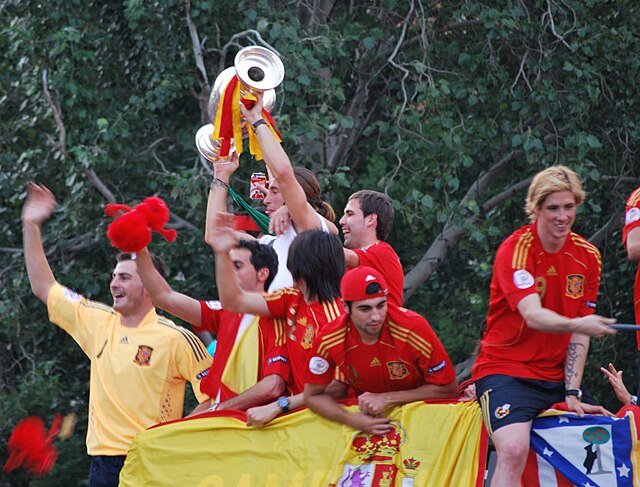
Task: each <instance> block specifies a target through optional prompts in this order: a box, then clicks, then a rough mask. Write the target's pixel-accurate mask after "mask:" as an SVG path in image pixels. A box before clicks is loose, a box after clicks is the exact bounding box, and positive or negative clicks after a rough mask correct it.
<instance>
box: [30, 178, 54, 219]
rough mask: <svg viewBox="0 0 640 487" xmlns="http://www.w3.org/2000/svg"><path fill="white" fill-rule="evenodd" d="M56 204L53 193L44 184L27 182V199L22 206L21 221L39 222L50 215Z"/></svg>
mask: <svg viewBox="0 0 640 487" xmlns="http://www.w3.org/2000/svg"><path fill="white" fill-rule="evenodd" d="M56 205H57V203H56V199H55V197H54V196H53V193H52V192H51V191H49V189H47V187H46V186H44V185H43V184H36V183H29V185H28V186H27V199H26V201H25V202H24V206H23V207H22V223H35V224H37V225H39V224H41V223H42V222H44V221H46V220H48V219H49V218H50V217H51V215H52V214H53V211H54V210H55V209H56Z"/></svg>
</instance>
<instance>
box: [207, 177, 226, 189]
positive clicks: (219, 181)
mask: <svg viewBox="0 0 640 487" xmlns="http://www.w3.org/2000/svg"><path fill="white" fill-rule="evenodd" d="M211 187H212V188H215V187H218V188H224V189H226V190H229V185H228V184H227V183H225V182H224V181H223V180H222V179H220V178H213V181H211Z"/></svg>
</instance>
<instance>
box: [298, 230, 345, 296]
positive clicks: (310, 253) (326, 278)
mask: <svg viewBox="0 0 640 487" xmlns="http://www.w3.org/2000/svg"><path fill="white" fill-rule="evenodd" d="M287 268H288V269H289V272H291V275H292V276H293V279H294V280H297V279H302V280H304V282H305V283H306V285H307V289H308V292H309V294H310V295H313V296H316V297H317V298H318V300H319V301H331V300H333V299H336V298H338V297H339V296H340V279H342V276H343V275H344V272H345V269H346V265H345V261H344V249H343V247H342V243H341V242H340V239H339V238H338V237H336V236H335V235H332V234H330V233H326V232H323V231H322V230H307V231H306V232H301V233H300V234H298V236H297V237H296V238H295V239H294V240H293V242H292V243H291V247H290V248H289V256H288V258H287Z"/></svg>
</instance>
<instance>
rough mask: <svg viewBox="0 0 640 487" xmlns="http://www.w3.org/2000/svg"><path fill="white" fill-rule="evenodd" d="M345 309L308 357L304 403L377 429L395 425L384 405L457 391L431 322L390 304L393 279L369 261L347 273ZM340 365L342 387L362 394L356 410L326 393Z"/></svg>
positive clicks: (369, 429)
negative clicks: (389, 286)
mask: <svg viewBox="0 0 640 487" xmlns="http://www.w3.org/2000/svg"><path fill="white" fill-rule="evenodd" d="M340 290H341V292H342V299H343V301H344V302H345V308H346V311H347V314H345V315H343V316H342V317H340V318H338V319H337V320H335V321H333V322H331V323H330V324H329V325H327V327H326V328H325V329H324V330H322V331H321V332H320V333H319V335H318V337H317V338H316V340H315V342H314V344H313V347H312V353H311V355H310V359H309V370H308V371H307V377H306V381H305V382H306V384H305V390H304V398H305V403H306V405H307V406H308V407H309V408H310V409H312V410H313V411H315V412H316V413H318V414H320V415H321V416H324V417H326V418H328V419H332V420H334V421H337V422H339V423H343V424H346V425H348V426H350V427H352V428H354V429H358V430H362V431H365V432H368V433H372V434H385V433H387V432H389V431H391V429H393V426H392V425H391V424H390V421H391V420H390V418H385V417H384V416H383V414H384V412H385V411H386V410H388V409H389V408H390V407H393V406H400V405H402V404H406V403H409V402H415V401H422V400H424V399H442V398H453V397H455V395H456V388H457V382H456V378H455V372H454V370H453V366H452V365H451V361H450V360H449V357H448V355H447V352H446V351H445V349H444V347H443V346H442V344H441V343H440V340H438V337H437V336H436V334H435V333H434V331H433V330H432V329H431V326H430V325H429V323H428V322H427V320H425V319H424V318H423V317H422V316H420V315H419V314H417V313H414V312H413V311H409V310H407V309H404V308H400V307H398V306H395V305H393V304H388V303H387V294H388V291H387V284H386V282H385V280H384V278H383V277H382V275H381V274H380V273H379V272H378V271H376V270H375V269H373V268H371V267H366V266H360V267H356V268H355V269H353V270H351V271H349V272H347V274H345V276H344V277H343V278H342V282H341V284H340ZM337 367H339V370H340V372H341V373H342V374H343V376H344V383H343V385H344V389H345V391H346V388H347V386H350V387H351V388H352V389H353V391H354V392H355V394H356V395H357V396H358V404H359V407H360V411H359V412H358V413H350V412H348V411H346V410H345V409H343V408H342V407H340V405H339V404H338V403H337V402H336V401H335V400H334V399H333V398H332V397H331V396H330V395H329V394H327V392H326V389H327V386H328V385H329V383H330V382H331V381H332V379H333V377H334V375H335V369H336V368H337Z"/></svg>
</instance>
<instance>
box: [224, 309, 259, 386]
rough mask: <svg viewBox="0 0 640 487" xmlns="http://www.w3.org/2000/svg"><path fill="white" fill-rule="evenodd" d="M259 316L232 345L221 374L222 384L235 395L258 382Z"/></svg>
mask: <svg viewBox="0 0 640 487" xmlns="http://www.w3.org/2000/svg"><path fill="white" fill-rule="evenodd" d="M259 321H260V317H259V316H255V317H254V318H253V321H252V322H251V324H250V325H249V326H248V327H247V329H246V330H245V331H244V333H243V334H242V336H241V337H239V338H238V339H237V340H236V341H235V343H234V344H233V348H232V349H231V354H230V355H229V359H228V360H227V364H226V365H225V368H224V371H223V372H222V379H221V380H222V383H223V384H224V385H225V386H227V387H228V388H229V389H231V390H232V391H233V392H235V393H236V394H240V393H241V392H244V391H246V390H247V389H249V387H251V386H253V385H255V384H256V382H258V358H259V357H258V356H259V355H260V354H259V334H260V328H259V326H258V322H259Z"/></svg>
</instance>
